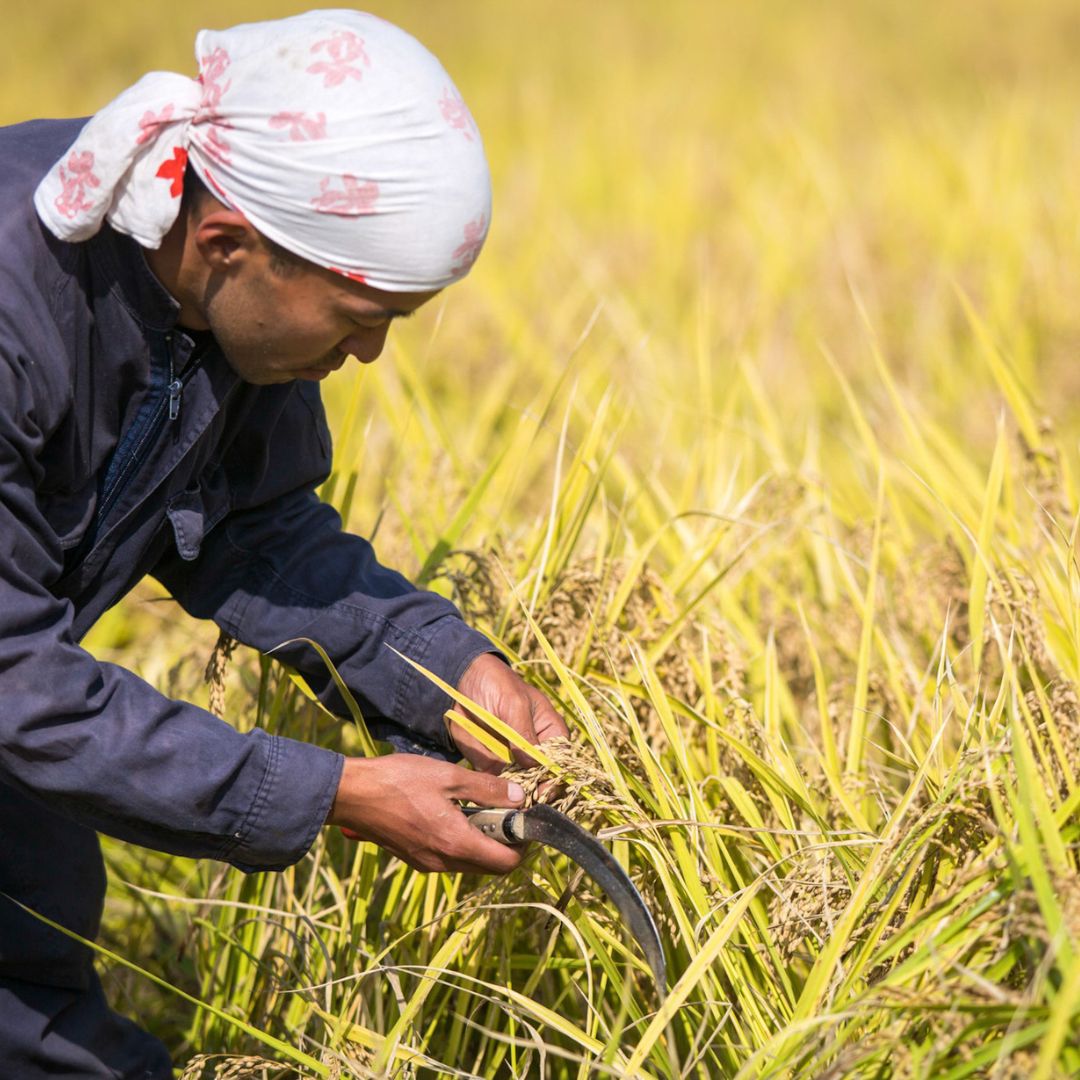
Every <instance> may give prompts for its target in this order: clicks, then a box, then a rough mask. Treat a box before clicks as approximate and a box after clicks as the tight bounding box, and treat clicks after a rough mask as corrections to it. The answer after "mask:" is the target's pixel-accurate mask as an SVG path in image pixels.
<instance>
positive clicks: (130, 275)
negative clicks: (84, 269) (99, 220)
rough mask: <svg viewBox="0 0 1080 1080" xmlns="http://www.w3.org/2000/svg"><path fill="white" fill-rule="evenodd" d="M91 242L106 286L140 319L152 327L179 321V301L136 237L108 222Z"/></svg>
mask: <svg viewBox="0 0 1080 1080" xmlns="http://www.w3.org/2000/svg"><path fill="white" fill-rule="evenodd" d="M88 243H89V247H90V257H91V259H92V261H93V263H94V265H95V269H96V270H97V272H98V273H100V274H101V275H102V278H103V285H104V287H105V288H106V289H107V290H108V291H109V292H111V293H112V294H113V296H115V297H116V299H117V300H119V301H120V303H121V304H123V305H124V307H125V308H127V310H128V311H129V312H130V313H131V315H132V317H133V318H134V319H135V320H136V321H137V322H139V323H141V324H142V325H143V326H145V327H146V328H147V329H150V330H171V329H172V328H173V327H174V326H175V325H176V320H177V319H178V318H179V317H180V304H179V303H178V302H177V301H176V300H175V299H174V298H173V296H172V295H171V294H170V293H169V292H168V290H167V289H166V288H165V286H164V285H162V284H161V282H160V281H158V279H157V278H156V277H155V276H154V272H153V271H152V270H151V269H150V267H149V265H148V264H147V262H146V255H145V253H144V252H143V249H142V247H141V246H140V245H139V244H138V243H137V242H136V241H135V240H133V239H132V238H131V237H130V236H124V235H123V234H121V233H118V232H117V231H116V230H115V229H113V228H111V227H110V226H108V225H105V226H103V227H102V229H101V232H99V233H98V234H97V236H95V237H94V238H93V239H92V240H90V241H88Z"/></svg>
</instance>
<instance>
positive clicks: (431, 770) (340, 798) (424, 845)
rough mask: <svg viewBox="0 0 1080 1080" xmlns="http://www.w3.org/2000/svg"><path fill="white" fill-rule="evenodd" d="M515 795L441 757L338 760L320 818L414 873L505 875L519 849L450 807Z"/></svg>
mask: <svg viewBox="0 0 1080 1080" xmlns="http://www.w3.org/2000/svg"><path fill="white" fill-rule="evenodd" d="M523 800H524V792H523V791H522V790H521V787H520V786H519V785H518V784H514V783H510V782H509V781H507V780H503V779H501V778H500V777H498V776H490V775H488V774H487V773H480V772H473V771H472V770H470V769H465V768H463V767H462V766H460V765H451V764H449V763H448V762H444V761H433V760H432V759H430V758H423V757H414V756H412V755H410V754H390V755H387V756H386V757H377V758H346V759H345V768H344V769H343V771H342V774H341V781H340V783H339V784H338V790H337V795H336V796H335V798H334V805H333V806H332V807H331V809H330V815H329V817H328V818H327V819H326V823H327V825H340V826H341V828H342V831H343V832H344V833H345V835H346V836H351V837H352V838H353V839H356V840H370V841H371V842H372V843H375V844H378V845H379V846H380V847H383V848H386V850H387V851H389V852H390V853H391V854H392V855H396V856H397V857H398V858H399V859H401V860H402V861H403V862H406V863H408V865H409V866H411V867H412V868H413V869H414V870H438V871H443V870H446V871H457V870H461V871H465V872H467V873H482V874H505V873H508V872H509V871H510V870H513V869H514V868H515V867H516V866H517V865H518V864H519V863H520V862H521V857H522V853H521V852H520V851H516V850H515V849H513V848H510V847H507V846H505V845H504V844H500V843H499V842H498V841H496V840H491V839H489V838H488V837H486V836H484V835H483V833H481V832H480V830H479V829H474V828H473V827H472V826H471V825H470V824H469V823H468V819H467V818H466V817H465V815H464V814H463V813H462V812H461V808H460V806H459V805H458V804H459V803H460V802H473V803H477V804H478V805H480V806H494V807H515V806H520V805H521V803H522V801H523Z"/></svg>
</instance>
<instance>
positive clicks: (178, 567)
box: [0, 121, 492, 959]
mask: <svg viewBox="0 0 1080 1080" xmlns="http://www.w3.org/2000/svg"><path fill="white" fill-rule="evenodd" d="M81 123H82V121H34V122H31V123H26V124H20V125H16V126H14V127H9V128H4V129H0V783H2V784H7V785H10V786H11V787H13V788H16V789H18V790H19V791H21V792H22V793H24V794H25V795H29V796H31V797H33V798H35V799H39V800H42V801H43V802H44V803H46V804H47V805H48V806H49V807H50V808H51V809H53V810H54V811H57V812H59V813H61V814H63V815H66V816H69V817H70V818H71V819H72V820H73V821H77V822H79V823H81V824H83V825H87V826H89V827H90V828H93V829H95V830H97V831H99V832H103V833H107V834H109V835H112V836H116V837H120V838H121V839H124V840H128V841H132V842H134V843H138V844H142V845H145V846H147V847H152V848H157V849H159V850H162V851H169V852H174V853H177V854H182V855H188V856H198V857H202V856H205V857H211V858H216V859H224V860H227V861H229V862H232V863H234V864H235V865H238V866H241V867H242V868H244V869H274V868H280V867H284V866H287V865H289V864H290V863H293V862H295V861H296V860H297V859H298V858H300V857H301V856H302V855H303V854H304V853H305V852H306V851H307V849H308V847H309V846H310V845H311V843H312V841H313V839H314V837H315V835H316V833H317V831H318V829H319V827H320V826H321V825H322V824H323V822H324V820H325V818H326V815H327V813H328V810H329V807H330V804H331V801H332V798H333V795H334V793H335V790H336V787H337V782H338V778H339V775H340V770H341V765H342V758H341V756H340V755H339V754H336V753H332V752H330V751H328V750H325V749H321V748H318V747H315V746H311V745H308V744H306V743H302V742H298V741H295V740H292V739H287V738H282V737H277V736H272V735H268V734H267V733H265V732H263V731H258V730H256V731H254V732H252V733H250V734H245V735H242V734H239V733H238V732H237V731H235V730H234V729H233V728H232V727H231V726H230V725H229V724H227V723H224V722H222V721H220V720H218V719H216V718H215V717H214V716H212V715H211V714H210V713H208V712H205V711H204V710H202V709H200V708H197V707H195V706H194V705H190V704H186V703H184V702H179V701H172V700H170V699H169V698H167V697H165V696H163V695H162V694H160V693H158V692H157V691H156V690H154V689H153V688H152V687H150V686H149V685H148V684H147V683H146V682H144V681H143V680H141V679H139V678H137V677H136V676H135V675H133V674H132V673H131V672H129V671H126V670H125V669H123V668H121V667H118V666H116V665H113V664H108V663H102V662H99V661H98V660H96V659H94V657H93V656H91V655H90V654H89V653H87V652H86V651H85V650H84V649H82V648H80V646H79V640H80V638H81V637H82V636H83V635H84V634H85V632H86V631H87V630H88V629H89V627H90V626H91V625H92V624H93V623H94V621H95V620H96V619H97V618H98V617H99V616H100V615H101V614H102V613H103V612H104V611H106V610H107V609H108V608H109V607H110V606H111V605H113V604H115V603H116V602H117V601H118V600H119V599H120V598H121V597H122V596H124V594H125V593H127V592H128V590H129V589H131V588H132V586H133V585H135V583H136V582H138V581H139V579H140V578H142V577H143V575H145V574H151V575H153V576H155V577H156V578H157V579H158V580H159V581H161V582H162V583H163V584H164V585H165V586H166V587H167V588H168V590H169V591H170V592H171V593H172V595H173V596H174V597H175V598H176V599H177V601H179V603H180V604H181V605H182V606H183V607H184V609H185V610H187V611H188V612H190V613H191V614H193V615H196V616H200V617H205V618H210V619H213V620H214V621H215V622H217V623H218V625H219V626H221V627H222V628H223V629H225V630H226V631H228V633H230V634H232V635H233V636H234V637H235V638H237V639H238V640H240V641H242V642H244V643H246V644H248V645H251V646H253V647H255V648H257V649H262V650H269V649H272V648H274V647H275V646H277V645H279V644H280V643H281V642H283V641H286V640H288V639H291V638H297V637H308V638H312V639H315V640H316V641H318V642H319V643H320V644H321V645H322V646H323V647H324V648H325V649H326V651H327V652H328V653H329V654H330V656H331V657H332V658H333V659H334V660H335V662H336V663H337V665H338V668H339V670H340V672H341V674H342V676H343V677H344V679H345V681H346V683H347V684H348V686H349V687H350V688H351V689H352V690H353V691H354V692H355V694H356V696H357V698H358V700H359V702H360V705H361V708H362V709H363V710H364V712H365V716H366V718H368V719H369V721H370V722H371V723H372V726H373V728H375V729H377V730H378V731H379V732H381V733H382V734H384V735H385V734H387V733H396V734H398V735H404V736H406V737H415V738H417V739H419V740H421V741H426V742H427V743H429V744H432V745H433V746H435V747H441V748H442V749H444V750H446V749H449V747H448V746H447V742H446V737H445V733H444V728H443V721H442V714H443V712H444V710H445V708H446V707H447V706H448V704H449V701H448V699H447V698H446V697H445V695H443V694H442V692H440V691H438V690H437V689H435V688H434V687H433V686H432V684H431V683H430V682H428V681H427V680H426V679H424V678H423V677H422V676H420V675H418V674H417V673H416V672H414V671H413V669H412V668H411V667H410V666H409V665H407V664H405V663H404V662H403V661H402V660H401V659H399V658H398V657H396V656H395V655H394V653H393V652H392V651H391V650H390V649H389V648H387V647H386V646H387V645H392V646H394V647H395V648H396V649H398V650H399V651H400V652H402V653H404V654H406V655H408V656H410V657H412V658H414V659H415V660H417V661H419V662H420V663H421V664H423V665H424V666H426V667H428V668H430V669H431V670H433V671H434V672H436V673H437V674H438V675H440V676H441V677H442V678H443V679H445V680H446V681H448V682H450V683H452V684H454V683H456V682H457V680H458V679H459V678H460V676H461V675H462V673H463V672H464V670H465V668H466V667H467V666H468V664H469V663H470V661H471V660H473V659H474V658H475V657H476V656H477V655H479V654H480V653H482V652H486V651H492V646H491V644H490V643H489V642H488V641H487V639H486V638H484V637H482V636H481V635H480V634H478V633H476V632H475V631H473V630H470V629H469V628H468V627H467V626H466V625H465V624H464V622H463V621H462V620H461V617H460V615H459V613H458V612H457V610H456V609H455V608H454V606H453V605H452V604H450V603H449V602H448V601H446V600H444V599H442V598H441V597H438V596H436V595H435V594H432V593H428V592H422V591H417V590H416V589H414V588H413V587H412V586H411V585H410V584H409V583H408V582H407V581H406V580H405V579H404V578H402V577H401V576H400V575H399V574H396V573H394V572H392V571H390V570H387V569H385V568H384V567H382V566H380V565H379V564H378V562H376V560H375V557H374V555H373V553H372V549H371V547H370V545H369V544H368V543H367V542H366V541H364V540H362V539H360V538H358V537H356V536H352V535H349V534H347V533H344V532H342V530H341V522H340V520H339V518H338V516H337V514H336V513H335V512H334V510H333V509H331V508H330V507H328V506H326V505H324V504H322V503H320V502H319V500H318V499H317V497H316V496H315V494H314V489H315V487H316V485H318V484H319V483H320V482H321V481H322V480H324V479H325V478H326V476H327V474H328V472H329V469H330V436H329V432H328V430H327V425H326V420H325V416H324V413H323V409H322V404H321V401H320V398H319V392H318V387H317V385H316V384H314V383H309V382H299V381H298V382H293V383H287V384H283V385H277V386H265V387H256V386H252V385H249V384H247V383H244V382H243V381H242V380H240V379H239V378H238V377H237V376H236V375H235V374H234V373H233V371H232V369H231V368H230V367H229V365H228V364H227V363H226V361H225V359H224V357H223V356H222V355H221V353H220V351H219V350H218V349H217V347H216V346H215V345H214V344H213V343H212V342H211V343H210V345H209V347H208V348H207V349H206V350H205V351H204V352H202V353H201V354H199V355H196V356H195V357H194V358H193V355H192V354H193V349H194V343H193V341H192V340H191V338H189V337H188V335H186V334H185V333H184V332H183V331H182V330H180V329H179V328H177V327H176V325H175V324H176V318H177V312H178V308H177V304H176V303H175V301H174V300H173V299H172V298H171V297H170V296H169V295H168V293H166V291H165V290H164V289H163V288H162V286H161V285H160V284H159V283H158V281H157V279H156V278H155V277H154V276H153V274H152V273H151V272H150V270H149V268H148V267H147V265H146V262H145V260H144V258H143V254H142V250H141V249H140V248H139V246H138V245H137V244H136V243H135V242H134V241H132V240H131V239H129V238H127V237H124V236H121V235H119V234H117V233H116V232H114V231H112V230H111V229H109V228H107V227H106V228H105V229H103V230H102V232H101V233H100V234H99V235H98V236H96V237H95V238H93V239H92V240H89V241H87V242H85V243H81V244H69V243H63V242H60V241H58V240H56V239H55V238H54V237H53V236H52V235H51V234H50V233H48V231H47V230H46V229H45V228H44V227H43V226H42V225H41V223H40V222H39V220H38V219H37V217H36V215H35V213H34V210H33V206H32V204H31V197H32V195H33V192H34V188H35V187H36V185H37V183H38V180H39V179H40V178H41V176H42V175H43V174H44V173H45V172H46V171H47V169H48V168H49V167H50V166H51V165H52V164H53V163H54V162H55V161H56V160H57V159H58V158H59V157H60V156H61V154H62V153H63V151H64V150H65V149H66V148H67V147H68V146H69V145H70V144H71V142H72V141H73V140H74V138H75V136H76V134H77V133H78V130H79V127H80V125H81ZM153 647H154V646H153V643H152V642H149V643H147V648H153ZM275 655H277V656H279V657H280V658H281V659H283V660H284V661H286V662H288V663H290V664H292V665H294V666H295V667H297V668H299V669H300V670H301V671H303V672H304V673H305V674H306V675H307V676H308V677H309V679H310V680H311V682H312V683H313V685H315V687H316V688H317V689H318V690H319V692H320V696H322V697H323V699H324V700H325V701H326V702H327V703H328V704H329V705H330V706H331V707H332V708H335V711H338V712H342V711H343V710H342V708H341V703H340V701H339V700H337V699H336V692H335V691H334V690H333V687H332V685H331V684H330V681H329V679H328V678H327V675H326V672H325V670H324V669H323V666H322V664H321V661H319V659H318V657H317V656H316V655H315V654H314V652H313V651H312V650H310V649H309V648H306V647H304V646H292V647H289V648H285V649H279V650H278V651H277V653H276V654H275ZM9 839H10V838H9ZM42 857H44V858H47V857H48V855H47V853H42ZM0 959H2V958H0Z"/></svg>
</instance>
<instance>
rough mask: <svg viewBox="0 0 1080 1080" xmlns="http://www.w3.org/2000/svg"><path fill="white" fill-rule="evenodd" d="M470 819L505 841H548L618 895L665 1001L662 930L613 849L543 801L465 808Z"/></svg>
mask: <svg viewBox="0 0 1080 1080" xmlns="http://www.w3.org/2000/svg"><path fill="white" fill-rule="evenodd" d="M462 812H463V813H464V814H466V816H467V817H468V818H469V823H470V824H471V825H474V826H476V828H478V829H479V830H480V831H481V832H482V833H483V834H484V835H485V836H490V837H491V838H492V839H493V840H498V841H499V843H501V844H512V845H513V844H523V843H525V842H527V841H529V840H536V841H537V842H538V843H541V844H547V846H548V847H553V848H555V850H556V851H561V852H562V853H563V854H564V855H566V856H567V857H569V858H570V859H571V860H572V861H573V862H575V863H576V864H577V865H578V866H580V867H581V869H582V870H584V871H585V873H586V874H588V875H589V877H591V878H592V879H593V881H595V882H596V883H597V885H599V886H600V888H601V889H603V890H604V892H605V893H607V895H608V896H609V897H610V898H611V899H612V901H613V902H614V904H615V906H616V907H617V908H618V909H619V914H620V915H621V916H622V917H623V921H624V922H625V923H626V925H627V926H628V927H629V928H630V932H631V933H632V934H633V935H634V939H635V940H636V941H637V943H638V945H639V946H641V951H642V952H643V953H644V954H645V959H646V960H647V961H648V962H649V967H650V968H651V969H652V973H653V978H654V979H655V980H656V989H657V992H658V993H659V995H660V997H661V999H663V997H664V996H665V994H666V993H667V971H666V966H665V963H664V949H663V946H662V945H661V944H660V934H659V933H658V932H657V929H656V923H655V922H654V921H653V917H652V915H651V914H650V913H649V909H648V908H647V907H646V906H645V901H644V900H642V898H641V893H639V892H638V891H637V888H636V887H635V886H634V883H633V882H632V881H631V880H630V878H629V877H628V876H627V874H626V871H625V870H624V869H623V868H622V867H621V866H620V865H619V863H618V861H617V860H616V859H615V857H614V856H613V855H612V854H611V852H610V851H608V849H607V848H606V847H604V845H603V844H601V843H600V841H599V840H597V839H596V837H595V836H593V835H592V834H591V833H588V832H586V831H585V830H584V829H583V828H581V826H580V825H575V824H574V822H572V821H571V820H570V819H569V818H568V817H567V816H566V815H565V814H560V813H559V811H558V810H553V809H552V808H551V807H550V806H545V805H543V804H540V805H537V806H533V807H530V808H529V809H528V810H488V809H485V808H483V807H479V806H465V807H462Z"/></svg>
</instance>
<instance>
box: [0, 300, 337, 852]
mask: <svg viewBox="0 0 1080 1080" xmlns="http://www.w3.org/2000/svg"><path fill="white" fill-rule="evenodd" d="M6 306H7V305H5V307H6ZM8 310H9V311H10V310H11V309H10V308H8ZM53 344H54V343H52V342H49V341H44V342H42V343H39V345H40V346H41V347H40V348H39V347H30V348H28V347H26V346H25V345H23V344H20V343H19V339H18V338H17V337H16V336H15V334H14V333H13V332H12V328H11V323H10V319H8V318H7V317H5V315H4V313H3V312H2V311H0V701H2V706H0V782H2V783H5V784H8V785H11V786H13V787H15V788H17V789H19V790H21V791H23V792H25V793H27V794H28V795H30V796H31V797H34V798H37V799H39V800H41V801H42V802H43V803H45V804H47V805H48V806H49V807H50V808H51V809H53V810H55V811H57V812H60V813H62V814H65V815H67V816H69V817H70V818H72V819H73V820H75V821H78V822H80V823H81V824H84V825H88V826H89V827H91V828H94V829H97V830H99V831H101V832H104V833H108V834H110V835H112V836H116V837H119V838H121V839H123V840H128V841H132V842H134V843H138V844H142V845H144V846H147V847H152V848H157V849H159V850H162V851H168V852H173V853H176V854H181V855H188V856H195V857H212V858H218V859H224V860H227V861H230V862H232V863H234V864H236V865H238V866H241V867H243V868H244V869H275V868H280V867H283V866H287V865H289V864H290V863H293V862H295V861H296V860H297V859H298V858H300V857H301V856H302V855H303V854H304V853H305V852H306V851H307V849H308V848H309V847H310V845H311V843H312V842H313V840H314V838H315V836H316V834H317V832H318V830H319V828H320V826H321V825H322V824H323V822H324V821H325V819H326V815H327V813H328V811H329V807H330V805H331V802H332V800H333V796H334V794H335V792H336V790H337V783H338V779H339V776H340V771H341V764H342V759H341V757H340V755H337V754H334V753H331V752H329V751H327V750H322V749H319V748H317V747H313V746H308V745H306V744H304V743H300V742H296V741H293V740H290V739H285V738H280V737H275V736H271V735H268V734H267V733H265V732H262V731H253V732H252V733H250V734H247V735H241V734H240V733H239V732H237V731H236V730H235V729H233V728H232V727H230V726H229V725H228V724H225V723H223V722H222V721H220V720H218V719H217V718H216V717H214V716H212V715H211V714H210V713H208V712H206V711H204V710H202V709H199V708H197V707H195V706H193V705H189V704H184V703H181V702H177V701H171V700H169V699H168V698H166V697H164V696H162V695H161V694H159V693H157V692H156V691H155V690H154V689H153V688H152V687H150V686H149V685H148V684H147V683H146V682H144V681H143V680H141V679H139V678H138V677H137V676H135V675H134V674H132V673H131V672H129V671H126V670H124V669H123V668H121V667H118V666H116V665H113V664H108V663H100V662H98V661H97V660H96V659H95V658H94V657H93V656H91V655H90V654H89V653H88V652H86V651H85V650H84V649H82V648H80V646H79V645H78V643H77V641H76V640H75V638H74V635H73V631H72V619H73V610H72V605H71V604H70V602H68V601H66V600H61V599H57V597H56V596H54V595H53V594H52V592H50V586H51V585H53V584H54V583H55V582H57V581H58V580H59V577H60V574H61V571H62V567H63V552H62V550H61V546H60V543H59V540H58V538H57V536H56V534H55V532H54V531H53V530H52V528H51V527H50V525H49V523H48V521H47V520H46V518H45V516H44V515H43V513H42V511H41V509H40V507H39V504H38V499H37V495H36V491H37V488H38V486H39V484H40V482H41V480H42V468H41V466H40V464H39V460H38V458H39V455H40V453H41V450H42V447H43V446H44V445H45V442H46V440H47V437H48V433H49V430H50V428H53V427H55V424H56V423H57V417H58V415H60V414H61V413H62V411H63V409H64V408H65V405H64V400H63V399H64V396H65V394H70V389H69V387H68V386H67V384H66V381H65V373H64V371H63V365H62V364H55V363H54V364H53V365H48V364H43V363H42V362H41V361H40V356H41V355H42V351H41V349H42V348H44V349H46V350H48V348H49V347H50V346H52V345H53ZM44 355H48V352H47V351H46V352H45V353H44Z"/></svg>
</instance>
